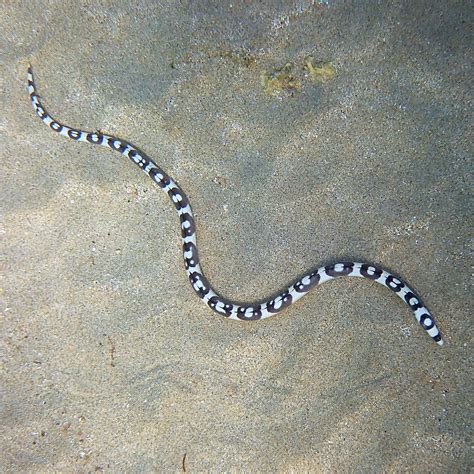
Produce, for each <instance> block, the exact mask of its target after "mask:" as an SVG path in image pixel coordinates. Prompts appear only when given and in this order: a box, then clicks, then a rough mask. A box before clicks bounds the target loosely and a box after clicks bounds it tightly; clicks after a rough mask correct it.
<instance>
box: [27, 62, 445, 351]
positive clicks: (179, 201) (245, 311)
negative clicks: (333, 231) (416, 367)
mask: <svg viewBox="0 0 474 474" xmlns="http://www.w3.org/2000/svg"><path fill="white" fill-rule="evenodd" d="M28 92H29V94H30V98H31V103H32V105H33V107H34V109H35V111H36V113H37V115H38V116H39V117H40V119H41V120H42V121H43V122H44V123H45V124H46V125H47V126H48V127H50V128H51V130H54V131H55V132H57V133H59V134H60V135H63V136H64V137H68V138H70V139H72V140H75V141H77V142H86V143H91V144H94V145H103V146H106V147H107V148H111V149H112V150H115V151H118V152H119V153H121V154H122V155H124V156H125V157H126V158H129V159H130V160H131V161H132V162H133V163H135V164H136V165H137V166H138V167H139V168H140V169H141V170H142V171H143V172H144V173H146V174H147V175H148V176H149V177H150V178H151V179H152V181H153V182H154V183H155V184H157V185H158V186H159V187H160V188H161V189H162V190H163V191H165V192H166V193H167V194H168V196H169V197H170V199H171V202H172V203H173V205H174V207H175V208H176V211H177V213H178V216H179V221H180V226H181V236H182V244H183V247H182V249H183V257H184V266H185V268H186V273H187V275H188V278H189V281H190V283H191V286H192V287H193V290H194V291H195V292H196V294H197V296H198V297H199V298H200V299H201V300H202V301H203V302H204V303H205V304H206V305H207V306H209V308H211V309H212V310H214V311H215V312H216V313H218V314H220V315H222V316H225V317H227V318H229V319H235V320H241V321H250V320H258V319H264V318H268V317H270V316H273V315H274V314H276V313H279V312H280V311H282V310H283V309H284V308H286V307H288V306H290V305H291V304H293V303H294V302H296V301H298V300H299V299H300V298H302V297H303V296H304V295H305V294H306V293H308V292H309V291H310V290H311V289H312V288H313V287H314V286H317V285H320V284H322V283H324V282H326V281H329V280H332V279H334V278H338V277H343V276H354V277H362V278H366V279H368V280H372V281H375V282H377V283H380V284H381V285H383V286H385V287H387V288H388V289H389V290H391V291H392V292H394V293H395V294H396V295H397V296H398V297H399V298H401V300H402V301H403V302H404V303H405V304H406V305H407V306H408V307H409V308H410V309H411V310H412V312H413V314H414V315H415V318H416V320H417V321H418V322H419V323H420V325H421V326H422V327H423V329H424V330H425V331H426V332H427V333H428V335H429V336H430V337H431V338H432V339H433V340H434V341H435V342H436V343H437V344H439V345H440V346H441V345H443V339H442V338H441V334H440V332H439V330H438V328H437V327H436V324H435V322H434V319H433V316H432V315H431V314H430V312H429V311H428V309H427V308H426V307H425V306H424V305H423V304H422V302H421V300H420V298H419V297H418V296H417V295H416V294H415V292H414V291H413V290H412V289H410V288H409V287H408V286H407V285H406V284H405V283H404V282H403V281H402V280H401V279H400V278H397V277H396V276H394V275H392V274H391V273H390V272H388V271H386V270H384V269H382V268H379V267H376V266H375V265H370V264H367V263H360V262H343V263H336V264H333V265H327V266H324V267H321V268H318V269H317V270H315V271H312V272H311V273H309V274H307V275H306V276H304V277H303V278H301V279H300V280H298V281H297V282H295V283H294V284H293V285H291V286H290V287H289V288H287V289H286V290H284V291H283V292H281V293H280V294H279V295H278V296H276V297H275V298H272V299H270V300H268V301H265V302H263V303H255V304H249V305H239V304H236V303H233V302H231V301H227V300H225V299H223V298H221V297H220V296H219V295H218V294H217V293H216V292H215V291H214V290H213V288H212V287H211V285H210V284H209V282H208V281H207V279H206V277H205V276H204V274H203V271H202V269H201V265H200V263H199V257H198V251H197V240H196V225H195V221H194V217H193V213H192V211H191V206H190V204H189V200H188V198H187V197H186V194H185V193H184V191H183V190H182V189H181V188H180V187H179V186H178V184H177V183H176V182H175V181H174V180H173V178H171V177H170V176H168V175H167V174H166V173H165V172H164V171H163V170H162V169H161V168H160V167H159V166H158V165H157V164H156V163H155V162H153V161H152V160H151V159H150V158H149V157H148V156H146V155H145V154H144V153H142V152H141V151H139V150H137V149H136V148H135V147H134V146H133V145H131V144H130V143H128V142H126V141H124V140H120V139H119V138H116V137H113V136H110V135H106V134H104V133H101V132H86V131H83V130H78V129H75V128H71V127H67V126H66V125H63V124H61V123H60V122H58V121H57V120H55V119H53V118H52V117H51V116H50V115H49V114H48V112H47V111H46V110H45V108H44V107H43V106H42V104H41V102H40V101H39V98H38V95H37V93H36V88H35V84H34V81H33V71H32V69H31V66H30V67H29V68H28Z"/></svg>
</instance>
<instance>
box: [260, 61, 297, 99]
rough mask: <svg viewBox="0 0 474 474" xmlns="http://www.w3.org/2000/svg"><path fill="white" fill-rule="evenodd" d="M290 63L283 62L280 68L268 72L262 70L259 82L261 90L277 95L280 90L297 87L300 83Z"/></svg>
mask: <svg viewBox="0 0 474 474" xmlns="http://www.w3.org/2000/svg"><path fill="white" fill-rule="evenodd" d="M292 69H293V67H292V65H291V64H290V63H287V64H285V65H284V66H283V67H282V68H280V69H275V70H274V71H271V72H268V71H263V72H262V73H261V74H260V82H261V84H262V87H263V90H264V91H265V92H266V93H267V94H269V95H277V94H279V93H280V92H283V91H286V92H289V91H292V90H295V89H299V88H300V86H301V83H300V81H299V79H297V78H296V77H295V76H294V75H293V73H292Z"/></svg>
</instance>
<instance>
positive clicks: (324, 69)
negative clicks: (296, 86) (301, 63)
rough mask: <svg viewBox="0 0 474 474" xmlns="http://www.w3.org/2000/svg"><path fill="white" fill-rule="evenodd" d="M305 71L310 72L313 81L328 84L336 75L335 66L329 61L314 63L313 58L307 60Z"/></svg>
mask: <svg viewBox="0 0 474 474" xmlns="http://www.w3.org/2000/svg"><path fill="white" fill-rule="evenodd" d="M305 69H306V71H308V75H309V78H310V79H311V80H312V81H317V82H327V81H329V80H331V79H332V78H333V77H334V75H335V74H336V69H335V68H334V66H333V65H332V64H331V63H330V62H327V61H318V62H316V63H314V62H313V58H307V59H306V60H305Z"/></svg>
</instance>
